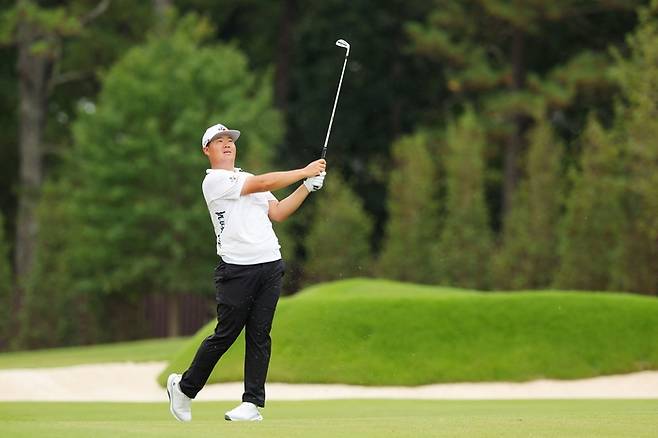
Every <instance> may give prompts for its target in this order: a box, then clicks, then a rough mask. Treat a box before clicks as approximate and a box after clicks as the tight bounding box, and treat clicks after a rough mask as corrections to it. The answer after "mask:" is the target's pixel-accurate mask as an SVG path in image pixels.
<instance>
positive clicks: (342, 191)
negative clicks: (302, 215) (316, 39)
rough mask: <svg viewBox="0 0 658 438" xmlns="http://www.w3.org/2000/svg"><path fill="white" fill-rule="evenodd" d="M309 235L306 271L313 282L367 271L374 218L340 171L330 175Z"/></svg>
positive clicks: (306, 245)
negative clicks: (369, 214) (367, 211)
mask: <svg viewBox="0 0 658 438" xmlns="http://www.w3.org/2000/svg"><path fill="white" fill-rule="evenodd" d="M319 195H320V196H321V197H322V199H318V200H317V201H316V205H315V211H314V212H313V215H312V219H311V225H310V228H309V230H308V234H307V235H306V239H305V241H304V245H305V248H306V255H307V257H306V263H305V265H304V271H305V276H306V278H307V279H308V280H309V281H311V282H319V281H329V280H337V279H340V278H349V277H358V276H364V275H367V274H368V272H369V269H370V265H371V257H372V254H371V250H370V237H371V234H372V228H373V222H372V219H371V218H370V217H369V216H368V215H367V214H366V212H365V211H364V209H363V202H362V201H361V199H359V197H358V196H357V195H356V194H355V193H354V192H353V191H352V190H351V189H350V187H349V186H348V185H347V183H346V182H345V181H344V180H343V177H342V176H341V175H340V173H339V172H336V171H334V172H331V173H330V174H328V175H327V178H326V180H325V184H324V187H323V188H322V191H321V192H320V193H319Z"/></svg>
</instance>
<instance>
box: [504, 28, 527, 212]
mask: <svg viewBox="0 0 658 438" xmlns="http://www.w3.org/2000/svg"><path fill="white" fill-rule="evenodd" d="M524 50H525V41H524V34H523V32H522V31H521V30H520V29H518V28H517V29H514V33H513V36H512V49H511V61H512V83H511V87H510V88H511V89H512V90H514V91H519V90H522V89H523V88H524V87H525V76H526V71H525V59H524ZM512 123H513V124H514V128H513V132H512V135H511V137H510V138H509V140H508V142H507V145H506V148H505V169H504V177H505V180H504V185H503V199H502V215H503V216H504V215H505V214H506V213H507V211H508V210H509V209H510V208H511V205H512V196H513V194H514V191H515V190H516V186H517V183H518V180H519V166H518V157H519V154H520V153H521V151H522V150H523V130H524V128H523V125H524V117H523V114H515V115H514V116H513V117H512Z"/></svg>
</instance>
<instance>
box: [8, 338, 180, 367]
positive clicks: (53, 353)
mask: <svg viewBox="0 0 658 438" xmlns="http://www.w3.org/2000/svg"><path fill="white" fill-rule="evenodd" d="M186 341H188V338H171V339H150V340H145V341H134V342H119V343H114V344H101V345H91V346H82V347H67V348H52V349H44V350H34V351H17V352H10V353H2V354H0V368H43V367H60V366H69V365H80V364H88V363H102V362H150V361H167V360H169V359H170V358H171V355H172V351H174V352H177V351H179V350H180V349H181V347H183V346H185V344H186Z"/></svg>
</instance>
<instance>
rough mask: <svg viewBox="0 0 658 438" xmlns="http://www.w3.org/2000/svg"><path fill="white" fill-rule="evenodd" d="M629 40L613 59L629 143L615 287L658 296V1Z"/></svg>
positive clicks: (620, 115)
mask: <svg viewBox="0 0 658 438" xmlns="http://www.w3.org/2000/svg"><path fill="white" fill-rule="evenodd" d="M640 17H641V18H640V25H639V26H638V28H637V30H636V31H635V32H634V33H633V34H632V35H631V36H630V37H629V39H628V45H629V47H630V49H631V55H630V57H629V58H628V59H625V58H623V57H621V56H617V65H616V67H615V69H614V72H615V78H616V79H617V82H618V83H619V85H620V87H621V89H622V93H623V96H624V103H623V105H622V106H620V108H619V111H618V115H617V117H618V120H619V123H620V125H621V126H622V129H623V131H624V135H625V139H626V142H627V151H626V153H627V169H628V171H627V174H628V192H627V196H625V204H626V211H627V216H628V225H629V226H628V232H627V234H626V235H625V236H624V239H623V248H622V252H623V256H622V258H623V261H622V262H621V269H617V270H615V271H614V272H615V273H616V275H615V284H616V286H617V287H619V288H620V289H623V290H629V291H635V292H643V293H649V294H654V295H655V294H658V143H657V141H656V139H658V120H656V114H657V113H658V102H656V98H655V96H656V95H657V94H658V1H655V0H654V1H653V2H652V4H651V6H649V7H647V8H645V9H643V10H642V11H641V13H640Z"/></svg>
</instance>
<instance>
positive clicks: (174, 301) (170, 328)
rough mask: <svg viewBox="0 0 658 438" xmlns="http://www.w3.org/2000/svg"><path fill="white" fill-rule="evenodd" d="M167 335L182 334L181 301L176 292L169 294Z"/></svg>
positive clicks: (173, 336)
mask: <svg viewBox="0 0 658 438" xmlns="http://www.w3.org/2000/svg"><path fill="white" fill-rule="evenodd" d="M167 336H168V337H170V338H175V337H178V336H180V302H179V300H178V294H174V293H171V294H168V295H167Z"/></svg>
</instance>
